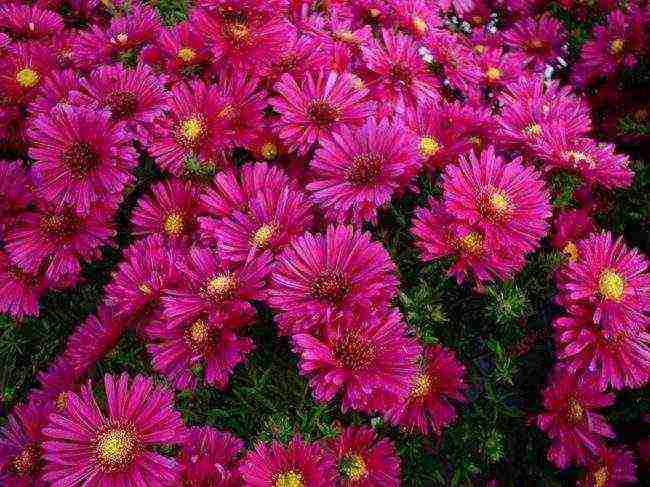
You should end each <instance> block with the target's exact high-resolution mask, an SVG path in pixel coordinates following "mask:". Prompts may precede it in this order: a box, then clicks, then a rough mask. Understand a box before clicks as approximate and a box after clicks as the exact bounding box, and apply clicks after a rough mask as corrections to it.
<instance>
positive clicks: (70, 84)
mask: <svg viewBox="0 0 650 487" xmlns="http://www.w3.org/2000/svg"><path fill="white" fill-rule="evenodd" d="M80 87H81V79H80V78H79V75H78V74H77V73H76V72H75V71H74V70H72V69H66V70H62V71H54V72H53V73H51V75H50V76H49V77H48V78H46V79H45V80H43V82H42V83H41V84H40V88H39V90H38V96H37V97H36V99H35V100H34V101H33V102H32V103H30V104H29V112H30V114H31V115H33V116H38V115H41V114H43V115H49V113H50V112H51V111H52V109H53V108H54V107H56V106H57V105H70V104H71V99H70V98H71V94H72V93H73V92H74V91H77V90H79V88H80Z"/></svg>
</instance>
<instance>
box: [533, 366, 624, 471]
mask: <svg viewBox="0 0 650 487" xmlns="http://www.w3.org/2000/svg"><path fill="white" fill-rule="evenodd" d="M543 396H544V400H543V403H544V408H545V411H544V412H543V413H541V414H540V415H539V416H537V426H538V427H539V428H540V429H542V430H543V431H544V432H546V434H547V435H548V437H549V438H550V439H551V440H552V445H551V447H550V448H549V450H548V459H549V460H550V461H551V462H553V463H554V464H555V465H557V466H558V467H559V468H566V467H568V466H569V465H570V464H571V463H572V462H573V461H576V462H578V463H580V464H583V463H585V462H586V461H587V459H588V458H589V457H590V456H591V455H593V454H596V453H597V451H598V449H599V448H600V447H601V446H602V444H603V437H604V438H613V437H614V431H613V430H612V428H611V427H610V426H609V425H608V424H607V422H606V421H605V418H603V416H602V415H600V414H598V413H597V412H596V411H595V410H597V409H599V408H603V407H606V406H611V405H612V404H613V403H614V395H613V394H605V393H603V392H600V391H599V390H598V388H597V387H595V386H594V384H593V383H591V382H589V381H585V380H581V379H578V378H577V377H576V376H574V375H572V374H568V373H562V371H561V370H560V371H556V373H554V374H553V375H552V376H551V380H550V384H549V386H548V387H547V388H546V389H544V391H543Z"/></svg>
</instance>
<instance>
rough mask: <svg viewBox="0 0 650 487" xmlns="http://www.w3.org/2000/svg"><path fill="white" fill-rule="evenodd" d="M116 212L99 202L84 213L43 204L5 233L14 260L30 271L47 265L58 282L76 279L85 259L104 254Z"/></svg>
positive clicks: (112, 230)
mask: <svg viewBox="0 0 650 487" xmlns="http://www.w3.org/2000/svg"><path fill="white" fill-rule="evenodd" d="M112 219H113V212H112V211H111V210H107V209H106V208H104V207H102V206H99V205H96V206H94V207H93V208H92V209H91V210H90V212H89V213H87V214H82V213H80V212H78V211H76V210H74V209H73V208H70V207H65V206H64V207H53V206H49V205H41V208H39V209H37V210H35V211H30V212H26V213H23V215H22V216H21V218H20V221H19V222H18V223H17V224H16V226H15V227H13V228H12V229H10V230H9V231H7V234H6V236H5V240H6V247H5V248H6V250H7V253H8V254H9V256H10V257H11V261H12V263H13V264H15V266H16V267H19V268H20V269H22V270H23V271H24V273H26V274H28V275H36V274H38V273H39V272H40V271H41V270H43V269H44V272H45V276H46V277H47V278H48V279H50V280H51V281H53V282H55V283H57V284H62V285H66V284H70V283H71V282H74V280H75V279H76V277H77V276H79V273H80V272H81V262H80V261H81V260H91V259H95V258H98V257H100V256H101V252H100V247H101V246H102V245H108V244H109V243H110V242H111V239H112V237H113V236H114V235H115V228H114V223H113V221H112Z"/></svg>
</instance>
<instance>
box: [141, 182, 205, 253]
mask: <svg viewBox="0 0 650 487" xmlns="http://www.w3.org/2000/svg"><path fill="white" fill-rule="evenodd" d="M200 211H201V204H200V201H199V189H198V188H197V187H196V186H195V185H193V184H192V183H190V182H187V181H181V180H179V179H176V178H171V179H167V180H165V181H161V182H159V183H156V184H154V185H153V186H152V187H151V191H150V194H148V195H146V196H144V197H142V198H141V199H140V200H139V201H138V205H137V206H136V208H135V209H134V210H133V217H132V219H131V222H132V223H133V233H134V234H135V235H137V236H146V235H155V234H160V235H163V236H165V237H167V238H168V239H170V240H172V241H179V240H180V241H183V240H186V239H188V238H191V237H192V236H193V235H194V234H195V232H196V231H197V229H198V223H197V219H196V217H197V213H199V212H200Z"/></svg>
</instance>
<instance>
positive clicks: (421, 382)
mask: <svg viewBox="0 0 650 487" xmlns="http://www.w3.org/2000/svg"><path fill="white" fill-rule="evenodd" d="M430 390H431V379H430V378H429V376H428V375H427V374H425V373H421V374H418V375H416V376H415V379H414V380H413V387H411V397H414V398H421V397H424V396H426V395H427V394H429V391H430Z"/></svg>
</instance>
